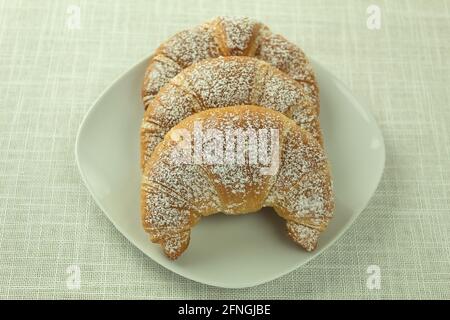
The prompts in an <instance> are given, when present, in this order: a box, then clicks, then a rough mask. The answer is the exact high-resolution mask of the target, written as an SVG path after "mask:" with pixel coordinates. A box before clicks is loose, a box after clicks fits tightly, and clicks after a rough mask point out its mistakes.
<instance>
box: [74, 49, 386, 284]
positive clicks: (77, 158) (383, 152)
mask: <svg viewBox="0 0 450 320" xmlns="http://www.w3.org/2000/svg"><path fill="white" fill-rule="evenodd" d="M150 56H151V55H146V56H145V57H144V58H141V59H140V60H139V61H138V62H137V63H135V64H133V65H132V66H131V67H129V68H128V69H127V70H126V71H124V72H122V73H121V74H119V76H117V77H116V78H115V79H114V80H113V81H112V83H111V84H110V85H108V86H107V87H106V88H105V89H103V90H102V91H101V93H100V94H99V95H98V97H97V98H96V99H95V100H94V102H92V103H91V104H90V107H89V108H87V111H85V114H84V116H83V118H82V120H81V123H80V125H79V127H78V130H77V134H76V139H75V148H74V151H75V162H76V164H77V167H78V171H79V172H80V176H81V180H82V181H83V183H84V185H85V186H86V188H87V189H88V191H89V193H90V195H91V196H92V198H93V199H94V201H95V203H96V205H97V206H98V207H99V208H100V210H101V211H102V213H103V214H104V215H105V216H106V217H107V218H108V220H109V221H110V222H111V223H112V224H113V226H114V227H115V228H116V229H117V230H118V231H119V233H120V234H121V236H123V237H125V238H126V239H127V240H128V241H129V242H131V243H132V244H133V245H134V246H135V247H136V248H138V249H139V250H140V251H141V252H142V253H143V254H145V256H147V257H148V258H150V259H151V260H152V261H153V262H156V263H157V264H158V265H160V266H161V267H164V268H166V269H168V270H170V271H171V272H174V273H176V274H177V275H179V276H182V277H184V278H186V279H189V280H191V281H195V282H198V283H202V284H205V285H209V286H214V287H220V288H226V289H243V288H249V287H255V286H258V285H262V284H265V283H268V282H271V281H274V280H276V279H278V278H281V277H283V276H285V275H287V274H289V273H291V272H293V271H294V270H296V269H298V268H300V267H301V266H303V265H305V264H307V263H309V262H310V261H311V260H313V259H315V258H317V257H318V256H320V255H321V254H322V253H323V252H324V251H326V250H327V249H328V248H329V247H330V246H332V245H334V244H335V243H336V241H337V240H338V239H340V238H341V237H342V235H343V234H344V233H345V232H347V231H348V229H349V228H350V226H352V225H353V224H354V222H355V220H356V219H357V218H358V217H359V216H360V215H361V213H362V212H363V211H364V210H365V208H366V207H367V205H368V203H369V202H370V200H371V199H372V198H373V195H374V194H375V192H376V190H377V189H378V187H379V184H380V181H381V178H382V176H383V173H384V170H385V164H386V146H385V142H384V137H383V132H382V130H381V129H380V127H379V125H378V123H377V121H376V119H375V118H374V116H373V114H372V112H371V110H370V109H369V108H368V107H367V106H366V105H365V104H362V103H361V102H360V100H359V98H357V97H355V96H354V95H353V93H352V92H351V90H350V88H348V87H347V85H346V84H345V83H344V82H343V81H341V80H340V79H339V78H337V77H336V76H335V75H334V74H333V73H332V72H330V71H329V70H328V69H327V68H325V67H324V66H323V65H322V64H321V63H320V62H318V61H317V60H316V59H313V58H309V60H310V62H311V63H312V64H313V65H317V66H319V68H321V69H322V70H324V71H325V72H326V73H327V76H329V77H331V78H332V80H333V81H334V82H336V83H337V84H339V85H340V86H341V87H343V88H344V89H345V90H346V91H348V92H350V93H352V94H351V97H352V99H353V101H354V102H355V103H356V104H357V105H358V106H359V107H360V108H362V109H363V110H364V112H365V113H366V115H367V116H368V118H369V120H370V122H372V123H374V128H375V129H376V132H377V134H378V136H379V138H380V143H381V145H380V152H381V157H382V163H381V167H380V171H379V174H378V177H377V178H376V183H375V184H374V189H373V190H372V191H371V196H370V197H369V198H368V199H367V200H366V201H365V202H364V204H363V205H362V209H360V210H358V211H359V212H358V213H357V214H354V215H352V216H351V217H350V219H349V220H348V221H347V222H346V223H345V224H344V226H343V227H342V228H341V229H340V230H339V231H338V232H337V233H336V236H334V237H333V239H331V240H330V241H329V242H328V243H327V244H325V245H324V246H322V247H320V248H319V249H318V250H317V252H316V254H314V255H311V256H309V257H308V258H306V259H305V260H303V261H301V262H299V263H296V264H293V266H290V267H288V268H286V269H285V270H283V271H282V272H279V273H277V274H276V275H274V276H271V277H268V278H264V279H263V280H259V281H251V282H242V283H241V284H240V285H236V284H232V285H230V284H227V283H224V282H222V281H217V280H214V281H205V280H202V279H201V278H199V277H197V276H195V275H190V274H180V273H179V272H177V271H175V268H173V267H172V266H170V264H167V265H165V264H162V263H161V262H160V261H158V259H155V258H154V257H152V256H150V255H148V254H147V253H146V252H145V251H144V250H143V249H142V248H141V246H140V245H139V244H138V243H136V242H135V241H134V239H133V237H131V236H129V235H128V232H126V231H125V230H123V229H122V227H121V226H120V225H119V224H116V223H115V222H114V221H113V219H112V218H111V217H110V215H109V214H108V213H107V211H106V210H105V208H104V206H103V204H102V202H101V201H99V199H98V196H97V194H96V193H95V192H94V189H93V187H92V186H91V184H90V182H89V180H88V178H87V175H86V173H85V171H84V170H83V168H82V166H81V162H80V155H79V149H80V136H81V133H82V131H83V129H84V128H85V126H86V123H87V122H88V119H89V118H90V116H91V114H92V112H93V110H94V109H95V107H96V105H97V104H98V102H99V101H100V100H101V99H102V98H103V97H104V96H105V94H106V93H107V92H108V91H109V90H110V89H111V88H112V87H114V86H115V85H117V83H118V82H119V81H120V80H121V79H122V78H123V77H125V76H127V75H128V74H129V73H131V72H133V71H134V70H135V68H137V67H138V66H139V65H141V64H142V63H144V62H145V61H148V60H149V59H150Z"/></svg>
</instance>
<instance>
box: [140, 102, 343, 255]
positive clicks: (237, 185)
mask: <svg viewBox="0 0 450 320" xmlns="http://www.w3.org/2000/svg"><path fill="white" fill-rule="evenodd" d="M199 123H201V125H202V130H208V129H215V130H217V131H215V132H224V131H226V130H230V129H232V130H236V129H241V130H249V129H252V130H260V129H267V130H271V129H273V130H276V131H277V132H279V139H278V151H279V152H278V153H274V154H276V155H277V157H276V158H274V159H272V161H275V162H276V163H277V164H278V165H277V166H276V169H275V171H274V172H272V174H263V173H262V171H261V168H262V167H265V165H263V164H260V163H252V162H250V161H246V162H245V163H241V164H238V163H233V164H230V163H227V162H223V163H219V162H217V163H213V164H208V163H204V162H198V163H192V162H186V163H183V162H179V161H174V158H173V155H174V152H175V150H176V148H177V146H179V145H178V143H179V141H177V140H176V139H174V134H175V133H177V132H180V130H184V131H183V132H187V133H194V132H195V126H196V125H198V124H199ZM209 143H211V141H208V140H207V139H206V140H202V146H203V147H205V148H206V147H207V145H208V144H209ZM194 145H195V144H194V142H193V141H190V142H189V146H192V147H193V148H194ZM247 151H248V150H247ZM245 152H246V151H245ZM245 152H244V153H245ZM262 207H273V208H274V209H275V211H276V212H277V213H278V215H280V216H281V217H282V218H283V219H285V220H286V226H287V234H288V235H289V237H291V238H292V239H293V240H294V241H295V242H296V243H298V244H299V245H300V246H302V247H303V248H305V249H306V250H308V251H311V250H314V249H315V248H316V246H317V241H318V237H319V234H320V233H321V232H322V231H323V230H324V229H325V228H326V227H327V224H328V222H329V220H330V219H331V217H332V212H333V209H334V201H333V193H332V184H331V178H330V172H329V167H328V162H327V159H326V156H325V153H324V150H323V147H322V146H321V144H320V143H318V141H317V140H316V139H314V138H313V137H312V136H311V135H310V134H309V133H308V132H307V131H305V130H304V129H302V128H300V127H299V126H298V125H297V124H296V123H295V122H294V121H292V120H290V119H289V118H287V117H286V116H284V115H283V114H282V113H280V112H277V111H274V110H270V109H268V108H263V107H258V106H234V107H224V108H218V109H210V110H206V111H202V112H199V113H195V114H194V115H191V116H189V117H188V118H186V119H184V120H183V121H181V122H180V123H179V124H177V125H176V126H175V127H174V128H172V129H171V131H169V132H168V133H167V134H166V136H165V138H164V140H163V141H162V142H161V143H160V144H159V145H158V146H157V147H156V149H155V150H154V152H153V154H152V155H151V157H150V159H149V160H148V161H147V162H146V164H145V168H144V173H143V177H142V185H141V210H142V211H141V217H142V223H143V226H144V229H145V230H146V231H147V232H148V233H149V234H150V239H151V240H152V241H153V242H156V243H159V244H160V245H161V246H162V248H163V250H164V253H165V254H166V255H167V256H168V257H169V258H171V259H175V258H177V257H178V256H180V255H181V253H182V252H183V251H184V250H185V249H186V248H187V246H188V244H189V235H190V230H191V228H192V227H193V226H194V225H195V224H196V223H197V222H198V221H199V220H200V218H201V217H202V216H208V215H211V214H215V213H218V212H223V213H226V214H231V215H234V214H245V213H248V212H254V211H257V210H259V209H261V208H262Z"/></svg>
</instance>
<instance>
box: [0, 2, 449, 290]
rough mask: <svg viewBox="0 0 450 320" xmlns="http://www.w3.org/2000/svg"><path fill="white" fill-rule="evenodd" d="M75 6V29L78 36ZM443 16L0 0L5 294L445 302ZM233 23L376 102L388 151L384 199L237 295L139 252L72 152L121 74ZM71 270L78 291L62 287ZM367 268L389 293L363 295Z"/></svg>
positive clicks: (433, 7)
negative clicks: (243, 21) (327, 244)
mask: <svg viewBox="0 0 450 320" xmlns="http://www.w3.org/2000/svg"><path fill="white" fill-rule="evenodd" d="M370 4H375V5H378V6H379V7H380V9H381V28H380V29H379V30H369V29H368V28H367V26H366V20H367V17H368V14H367V13H366V9H367V7H368V6H369V5H370ZM71 5H75V6H78V7H79V8H80V19H81V20H80V27H81V28H80V29H71V28H69V27H68V19H69V18H70V17H71V16H73V15H72V13H71V12H73V11H71V10H73V9H72V8H73V7H71ZM449 7H450V3H449V2H448V1H445V0H442V1H430V0H427V1H389V2H388V1H385V2H384V1H376V0H373V1H361V0H355V1H342V0H340V1H337V0H336V1H283V0H277V1H275V0H270V1H268V0H256V1H242V0H237V1H229V0H221V1H186V0H182V1H167V0H165V1H162V0H161V1H144V0H142V1H104V0H96V1H79V0H70V1H59V0H58V1H56V0H55V1H32V0H28V1H6V0H5V1H0V297H1V298H32V299H34V298H130V299H134V298H144V299H146V298H294V299H307V298H331V299H334V298H407V299H408V298H447V299H448V298H450V130H449V128H448V127H449V123H450V100H449V98H450V89H449V88H450V86H449V83H450V61H449V55H450V9H449ZM68 10H69V11H68ZM68 12H69V13H68ZM224 14H226V15H248V16H252V17H256V18H259V19H261V20H262V21H264V22H265V23H267V24H268V25H269V26H270V27H271V28H272V29H273V30H275V31H277V32H280V33H283V34H284V35H285V36H286V37H288V38H289V39H291V40H292V41H294V42H296V43H298V44H299V45H300V46H301V47H302V48H303V49H304V50H305V51H306V53H307V54H308V55H309V56H311V57H314V58H315V59H317V60H318V61H320V62H321V63H322V64H323V65H325V66H326V67H327V68H329V69H330V70H331V71H332V72H333V73H335V74H336V75H337V76H338V77H339V78H340V79H342V80H343V81H344V82H345V83H346V84H348V86H349V87H350V88H351V89H352V90H353V92H354V93H355V95H356V96H357V97H359V98H360V99H361V100H363V101H366V102H367V103H368V105H369V107H370V108H371V110H372V112H373V114H374V115H375V118H376V119H377V121H378V123H379V125H380V127H381V129H382V131H383V134H384V137H385V142H386V151H387V159H386V169H385V172H384V176H383V179H382V181H381V183H380V186H379V188H378V190H377V192H376V194H375V196H374V197H373V199H372V200H371V202H370V204H369V206H368V207H367V208H366V210H364V212H363V213H362V214H361V216H360V217H359V218H358V219H357V221H356V223H355V224H354V225H353V226H352V227H351V228H350V230H349V231H348V232H347V233H346V234H345V235H344V236H343V237H342V238H341V239H340V240H339V241H337V242H336V244H335V245H333V246H332V247H331V248H329V249H328V250H327V251H326V252H325V253H323V254H322V255H321V256H320V257H319V258H317V259H315V260H314V261H312V262H311V263H309V264H307V265H306V266H304V267H302V268H300V269H298V270H297V271H295V272H292V273H291V274H289V275H287V276H284V277H283V278H281V279H278V280H275V281H272V282H270V283H267V284H265V285H260V286H258V287H254V288H249V289H243V290H227V289H219V288H214V287H209V286H206V285H202V284H198V283H195V282H192V281H190V280H186V279H184V278H182V277H180V276H177V275H176V274H174V273H172V272H170V271H167V270H166V269H164V268H162V267H160V266H159V265H157V264H156V263H154V262H153V261H152V260H150V259H149V258H147V257H146V256H144V255H143V254H142V253H141V252H140V251H139V250H138V249H136V248H135V247H134V246H133V245H131V244H130V243H129V242H128V241H127V240H126V239H125V238H124V237H123V236H122V235H121V234H120V233H119V232H118V231H116V229H115V228H114V227H113V226H112V224H111V223H110V222H109V221H108V220H107V218H106V217H105V216H104V215H103V213H102V212H101V211H100V209H99V208H98V207H97V206H96V205H95V203H94V201H93V199H92V198H91V197H90V195H89V193H88V191H87V190H86V188H85V187H84V185H83V183H82V181H81V179H80V176H79V173H78V170H77V167H76V164H75V161H74V151H73V150H74V142H75V136H76V133H77V129H78V126H79V124H80V122H81V119H82V117H83V115H84V114H85V112H86V111H87V110H88V108H89V106H90V105H91V104H92V102H93V101H94V100H95V98H96V97H97V96H98V95H99V94H100V92H101V91H102V90H103V89H105V88H106V87H107V86H108V85H109V84H110V83H111V82H112V81H113V80H114V79H115V78H116V77H117V76H119V75H120V74H121V73H122V72H124V71H125V70H127V69H128V68H129V67H130V66H131V65H133V64H134V63H135V62H137V61H138V60H140V59H141V58H142V57H144V56H146V55H148V54H149V53H151V52H152V50H153V49H154V48H155V47H156V46H157V45H158V44H159V43H160V42H162V41H163V40H164V39H166V38H167V37H168V36H170V35H172V34H173V33H175V32H176V31H178V30H181V29H183V28H186V27H189V26H193V25H196V24H198V23H200V22H202V21H204V20H206V19H209V18H211V17H214V16H216V15H224ZM69 22H70V20H69ZM72 265H77V266H79V268H80V271H81V287H80V289H78V290H77V289H75V290H70V289H69V288H68V287H67V286H66V280H67V277H68V274H67V273H66V270H67V268H68V267H70V266H72ZM370 265H378V266H379V267H380V269H381V288H380V289H375V290H369V289H368V288H367V286H366V281H367V277H368V274H367V268H368V266H370Z"/></svg>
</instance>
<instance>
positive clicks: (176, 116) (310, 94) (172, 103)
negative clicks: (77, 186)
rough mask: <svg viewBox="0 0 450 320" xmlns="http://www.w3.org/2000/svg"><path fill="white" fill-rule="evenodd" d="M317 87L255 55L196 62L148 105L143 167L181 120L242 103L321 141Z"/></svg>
mask: <svg viewBox="0 0 450 320" xmlns="http://www.w3.org/2000/svg"><path fill="white" fill-rule="evenodd" d="M315 88H316V87H315V86H313V85H312V84H310V83H307V82H304V83H299V82H297V81H295V80H292V79H291V78H290V77H289V76H288V75H286V74H285V73H283V72H281V71H279V70H278V69H277V68H275V67H273V66H272V65H270V64H268V63H267V62H264V61H261V60H259V59H256V58H251V57H236V56H233V57H219V58H215V59H207V60H203V61H201V62H198V63H196V64H193V65H192V66H190V67H188V68H186V69H184V70H183V71H181V72H180V73H179V74H178V75H177V76H175V77H174V78H172V79H171V80H169V82H168V83H167V84H166V85H165V86H164V87H163V88H162V89H161V90H160V92H159V93H158V94H157V95H156V96H155V98H154V99H152V100H151V101H150V102H149V104H148V108H147V110H146V112H145V114H144V118H143V122H142V125H141V165H142V167H143V165H144V163H145V161H146V160H147V159H149V158H150V155H151V154H152V151H153V150H154V148H155V147H156V145H157V144H158V143H159V142H161V140H162V139H163V137H164V134H165V133H167V132H168V131H169V130H170V128H172V127H173V126H174V125H176V124H177V123H178V122H180V121H181V120H182V119H184V118H186V117H187V116H189V115H191V114H193V113H196V112H199V111H203V110H206V109H209V108H218V107H227V106H233V105H241V104H254V105H258V106H262V107H267V108H270V109H274V110H277V111H280V112H282V113H284V114H285V115H286V116H288V117H290V118H292V119H293V120H294V121H295V122H296V123H297V124H298V125H300V126H301V127H302V128H303V129H305V130H306V131H308V132H309V133H310V134H311V135H312V136H313V137H314V138H316V139H317V140H318V141H319V142H320V143H322V136H321V131H320V128H319V118H318V112H319V110H318V109H319V107H318V106H319V97H318V92H317V90H316V89H315Z"/></svg>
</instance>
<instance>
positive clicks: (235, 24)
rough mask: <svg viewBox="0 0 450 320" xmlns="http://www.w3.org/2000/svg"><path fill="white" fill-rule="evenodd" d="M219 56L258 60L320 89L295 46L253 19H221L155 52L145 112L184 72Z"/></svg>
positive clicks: (147, 76) (181, 35) (145, 85)
mask: <svg viewBox="0 0 450 320" xmlns="http://www.w3.org/2000/svg"><path fill="white" fill-rule="evenodd" d="M219 56H251V57H252V56H254V57H256V58H258V59H261V60H264V61H266V62H268V63H270V64H271V65H272V66H274V67H276V68H278V69H280V70H281V71H283V72H285V73H287V74H288V75H289V76H291V78H293V79H294V80H297V81H299V82H302V83H305V82H306V83H309V84H310V85H311V86H313V87H314V86H316V81H315V77H314V72H313V70H312V67H311V64H310V63H309V61H308V59H307V58H306V56H305V54H304V53H303V51H302V50H301V49H300V48H299V47H297V46H296V45H295V44H293V43H291V42H289V41H288V40H286V39H285V38H284V37H283V36H281V35H278V34H274V33H272V32H271V31H270V30H269V28H268V27H267V26H265V25H263V24H262V23H260V22H258V21H255V20H252V19H250V18H245V17H243V18H233V17H218V18H215V19H213V20H212V21H208V22H206V23H204V24H202V25H200V26H198V27H195V28H193V29H190V30H184V31H181V32H179V33H177V34H175V35H174V36H172V37H171V38H170V39H168V40H167V41H166V42H164V43H163V44H162V45H161V46H160V47H159V48H158V49H157V50H156V51H155V53H154V54H153V55H152V57H151V58H150V63H149V66H148V68H147V71H146V73H145V77H144V82H143V86H142V99H143V103H144V106H145V108H147V107H148V103H149V102H150V101H151V99H153V97H154V96H155V95H156V94H157V93H158V91H159V90H160V89H161V88H162V87H163V86H164V85H165V84H166V83H167V82H168V81H169V80H170V79H172V78H173V77H174V76H176V75H177V74H178V73H179V72H180V71H181V70H183V69H184V68H186V67H188V66H190V65H191V64H193V63H195V62H198V61H201V60H203V59H207V58H216V57H219ZM316 89H317V88H316ZM317 106H318V105H317Z"/></svg>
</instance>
